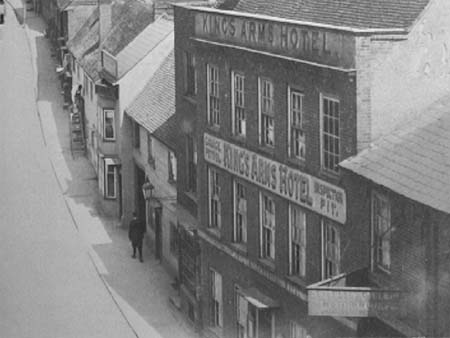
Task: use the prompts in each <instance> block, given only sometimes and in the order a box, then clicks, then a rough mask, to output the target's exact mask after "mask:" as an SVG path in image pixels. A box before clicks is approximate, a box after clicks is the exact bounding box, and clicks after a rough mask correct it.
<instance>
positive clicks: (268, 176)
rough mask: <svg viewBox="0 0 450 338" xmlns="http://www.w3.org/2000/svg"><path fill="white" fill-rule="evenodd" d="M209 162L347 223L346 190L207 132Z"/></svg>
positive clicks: (206, 153)
mask: <svg viewBox="0 0 450 338" xmlns="http://www.w3.org/2000/svg"><path fill="white" fill-rule="evenodd" d="M204 154H205V160H206V161H207V162H209V163H212V164H214V165H216V166H218V167H220V168H222V169H225V170H227V171H228V172H230V173H233V174H235V175H237V176H239V177H241V178H244V179H246V180H248V181H250V182H252V183H255V184H257V185H259V186H260V187H263V188H265V189H268V190H270V191H272V192H273V193H276V194H277V195H279V196H282V197H284V198H287V199H289V200H290V201H292V202H294V203H297V204H299V205H302V206H304V207H306V208H309V209H311V210H313V211H316V212H318V213H320V214H321V215H324V216H327V217H329V218H331V219H333V220H336V221H338V222H340V223H345V221H346V196H345V191H344V190H343V189H342V188H340V187H337V186H335V185H332V184H330V183H328V182H326V181H323V180H321V179H318V178H316V177H314V176H311V175H308V174H305V173H303V172H301V171H299V170H297V169H293V168H291V167H289V166H286V165H284V164H282V163H278V162H275V161H273V160H271V159H268V158H266V157H263V156H261V155H258V154H256V153H254V152H251V151H249V150H247V149H245V148H241V147H239V146H236V145H234V144H231V143H229V142H226V141H224V140H221V139H218V138H216V137H214V136H212V135H209V134H207V133H205V134H204Z"/></svg>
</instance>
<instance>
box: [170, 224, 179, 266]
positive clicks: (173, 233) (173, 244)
mask: <svg viewBox="0 0 450 338" xmlns="http://www.w3.org/2000/svg"><path fill="white" fill-rule="evenodd" d="M170 252H171V254H172V255H174V256H176V257H178V227H177V226H176V225H175V223H172V222H170Z"/></svg>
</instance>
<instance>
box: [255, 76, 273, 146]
mask: <svg viewBox="0 0 450 338" xmlns="http://www.w3.org/2000/svg"><path fill="white" fill-rule="evenodd" d="M265 83H267V84H270V92H271V96H270V97H268V98H267V100H269V101H270V103H269V105H270V107H271V109H270V110H271V111H270V112H263V107H264V104H263V103H264V100H265V99H264V95H263V91H264V84H265ZM265 118H267V119H270V120H271V124H272V128H270V123H268V122H265ZM266 124H267V126H266ZM266 129H267V132H266ZM271 129H272V142H271V143H270V142H268V140H269V138H270V135H271V134H270V130H271ZM258 134H259V144H260V145H261V146H263V147H268V148H272V149H273V148H275V87H274V84H273V81H272V80H271V79H269V78H267V77H259V78H258ZM266 134H267V135H266ZM266 138H267V140H266Z"/></svg>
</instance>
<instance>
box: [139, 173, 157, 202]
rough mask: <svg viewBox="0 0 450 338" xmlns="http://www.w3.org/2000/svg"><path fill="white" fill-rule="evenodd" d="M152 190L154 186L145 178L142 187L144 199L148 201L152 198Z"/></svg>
mask: <svg viewBox="0 0 450 338" xmlns="http://www.w3.org/2000/svg"><path fill="white" fill-rule="evenodd" d="M153 189H155V186H154V185H153V184H151V183H150V181H149V179H148V177H146V178H145V182H144V184H143V185H142V193H143V194H144V199H145V200H146V201H149V200H150V199H151V198H152V193H153Z"/></svg>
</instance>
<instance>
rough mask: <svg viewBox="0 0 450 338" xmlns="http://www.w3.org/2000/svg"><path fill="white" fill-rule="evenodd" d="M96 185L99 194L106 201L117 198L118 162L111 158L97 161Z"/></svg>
mask: <svg viewBox="0 0 450 338" xmlns="http://www.w3.org/2000/svg"><path fill="white" fill-rule="evenodd" d="M98 183H99V188H100V193H101V194H102V195H103V197H105V198H108V199H115V198H117V196H118V191H117V189H118V161H117V159H113V158H102V157H100V159H99V170H98Z"/></svg>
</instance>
